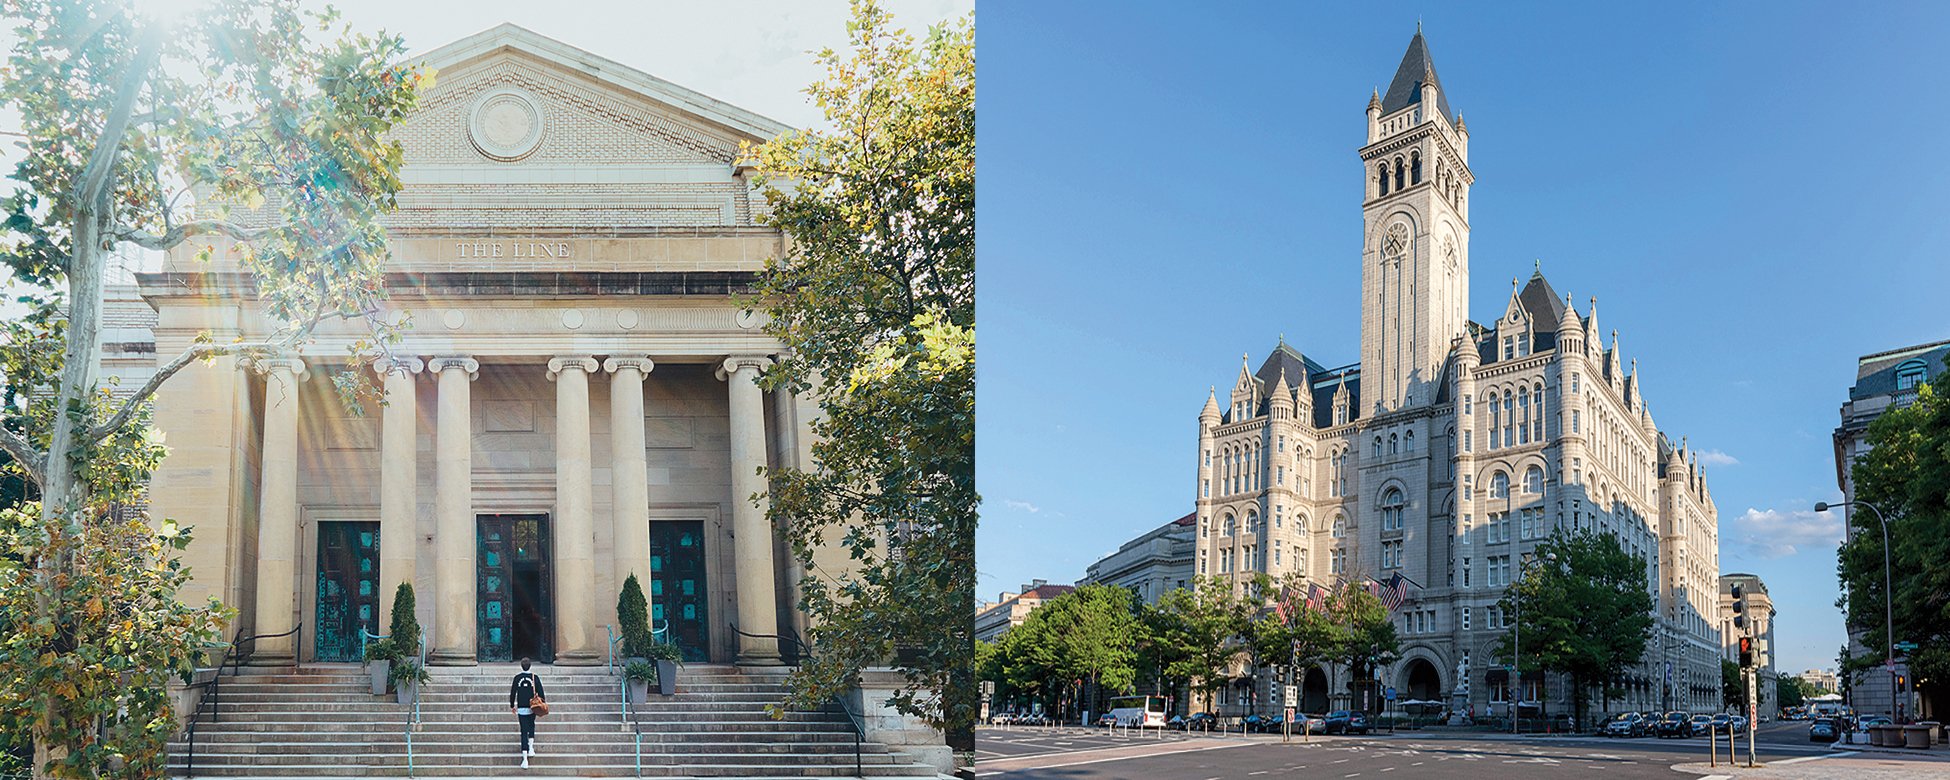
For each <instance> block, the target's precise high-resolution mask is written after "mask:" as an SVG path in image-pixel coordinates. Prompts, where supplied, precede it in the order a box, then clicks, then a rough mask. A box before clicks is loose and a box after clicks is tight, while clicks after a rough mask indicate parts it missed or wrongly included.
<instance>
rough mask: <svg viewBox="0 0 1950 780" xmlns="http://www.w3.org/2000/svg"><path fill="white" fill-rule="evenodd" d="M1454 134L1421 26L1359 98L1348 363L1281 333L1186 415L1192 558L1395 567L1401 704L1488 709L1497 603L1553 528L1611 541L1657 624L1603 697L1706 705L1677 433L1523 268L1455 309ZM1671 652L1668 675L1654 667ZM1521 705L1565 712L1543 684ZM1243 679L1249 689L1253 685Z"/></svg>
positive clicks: (1710, 535)
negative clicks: (1495, 302) (1402, 597)
mask: <svg viewBox="0 0 1950 780" xmlns="http://www.w3.org/2000/svg"><path fill="white" fill-rule="evenodd" d="M1469 142H1470V136H1469V130H1468V128H1467V126H1466V125H1465V124H1464V122H1463V120H1462V117H1461V115H1460V114H1457V113H1455V112H1453V111H1451V109H1450V104H1449V96H1448V94H1447V92H1446V91H1445V90H1444V89H1443V87H1442V83H1441V80H1440V79H1439V78H1437V76H1436V72H1435V65H1434V62H1433V60H1432V59H1431V58H1430V55H1429V50H1428V44H1427V42H1426V41H1425V40H1424V38H1423V37H1422V35H1421V33H1420V32H1419V31H1418V32H1417V33H1416V35H1415V38H1414V39H1413V40H1412V41H1411V42H1410V43H1409V47H1408V52H1407V54H1406V55H1404V56H1403V58H1402V61H1401V65H1400V68H1399V69H1398V70H1397V71H1396V73H1395V76H1394V79H1393V81H1392V82H1391V83H1390V84H1389V87H1388V91H1387V92H1386V93H1385V94H1381V93H1377V94H1375V95H1374V96H1373V97H1372V98H1371V99H1370V100H1369V102H1368V106H1367V144H1366V145H1365V146H1363V147H1362V148H1361V149H1360V158H1361V162H1362V165H1363V169H1364V171H1365V172H1366V176H1365V184H1364V190H1363V194H1362V213H1363V217H1364V220H1363V221H1364V225H1365V231H1366V232H1365V240H1364V241H1363V250H1362V256H1361V268H1362V272H1361V279H1362V284H1361V345H1360V362H1359V363H1356V364H1353V365H1340V366H1334V365H1332V364H1323V363H1321V362H1318V361H1316V360H1315V359H1313V358H1312V357H1310V356H1308V355H1306V354H1304V353H1302V352H1301V351H1299V350H1298V349H1296V348H1295V347H1293V346H1291V345H1288V344H1286V343H1285V341H1284V339H1282V340H1281V343H1280V344H1279V345H1278V346H1277V347H1275V348H1274V350H1273V352H1272V354H1271V355H1270V356H1268V357H1267V358H1266V359H1265V361H1264V362H1262V363H1261V364H1260V365H1259V366H1258V368H1256V369H1255V368H1254V367H1253V366H1252V364H1251V362H1250V360H1249V359H1248V360H1247V361H1245V362H1243V363H1242V365H1241V366H1240V371H1239V375H1238V377H1237V379H1236V380H1235V381H1234V382H1233V384H1232V387H1231V390H1230V391H1229V392H1228V393H1227V395H1226V396H1224V397H1220V396H1218V395H1217V393H1216V392H1214V393H1213V395H1212V396H1211V397H1209V398H1208V399H1207V400H1206V403H1205V407H1204V409H1203V410H1202V411H1201V412H1200V414H1199V426H1198V431H1199V441H1198V481H1197V515H1198V531H1197V560H1196V563H1195V566H1196V571H1197V573H1198V574H1200V575H1205V576H1217V577H1220V578H1222V579H1224V580H1227V581H1230V582H1233V583H1235V585H1236V584H1237V583H1240V582H1243V581H1244V580H1245V579H1246V578H1248V577H1250V576H1251V574H1252V573H1254V572H1265V573H1268V574H1271V575H1273V576H1274V577H1275V578H1276V579H1277V578H1281V577H1284V576H1286V575H1288V574H1299V575H1301V576H1304V577H1306V578H1307V579H1308V580H1311V581H1313V582H1318V583H1321V584H1322V585H1323V586H1330V585H1334V584H1338V583H1343V582H1360V581H1363V580H1365V579H1368V578H1373V579H1376V580H1388V579H1390V578H1391V577H1392V576H1393V575H1395V574H1398V573H1399V574H1401V575H1402V576H1403V577H1405V578H1407V579H1408V580H1409V581H1410V582H1411V583H1412V584H1411V585H1410V586H1409V588H1408V599H1407V601H1406V602H1405V603H1404V604H1403V605H1402V607H1401V609H1400V610H1398V611H1397V612H1396V613H1395V617H1396V622H1397V628H1398V629H1399V630H1400V633H1401V637H1402V659H1401V661H1399V662H1398V663H1395V664H1393V665H1392V666H1390V667H1389V668H1388V669H1386V670H1384V672H1383V674H1384V684H1386V685H1389V686H1393V687H1395V688H1397V689H1399V690H1400V691H1401V697H1402V698H1414V699H1425V700H1437V701H1444V702H1451V703H1456V704H1460V703H1462V702H1465V701H1466V702H1468V703H1469V704H1470V705H1471V706H1473V708H1474V711H1475V713H1476V714H1477V715H1478V716H1482V715H1485V714H1493V715H1494V714H1506V713H1507V712H1508V711H1509V710H1508V707H1509V704H1508V702H1509V700H1510V695H1511V689H1512V686H1511V685H1510V680H1509V675H1508V672H1507V671H1506V670H1505V669H1506V667H1505V666H1504V665H1505V664H1507V663H1508V659H1507V658H1498V657H1497V656H1495V655H1494V653H1493V652H1492V647H1493V646H1494V644H1493V643H1494V642H1495V641H1496V640H1497V638H1498V637H1499V636H1501V635H1503V634H1505V633H1506V632H1509V631H1510V630H1511V628H1512V625H1513V616H1510V615H1504V614H1501V613H1500V611H1499V610H1498V608H1497V607H1496V603H1497V601H1498V600H1499V599H1500V598H1501V596H1502V595H1503V593H1504V591H1505V590H1506V589H1507V588H1508V587H1509V585H1510V584H1511V583H1512V582H1513V581H1514V580H1515V579H1517V577H1518V576H1519V574H1520V567H1521V566H1522V561H1523V559H1524V557H1525V555H1527V554H1528V553H1529V552H1530V551H1531V549H1532V548H1533V547H1534V546H1535V545H1536V544H1537V543H1538V542H1539V541H1542V540H1544V539H1546V538H1548V537H1549V536H1550V535H1551V533H1552V532H1553V531H1556V530H1558V529H1567V530H1568V529H1596V530H1599V531H1602V532H1606V533H1611V534H1614V535H1616V536H1617V538H1618V540H1619V541H1620V543H1621V544H1623V545H1624V547H1625V548H1626V549H1627V550H1629V551H1632V552H1634V553H1637V554H1638V555H1641V556H1643V557H1644V559H1645V560H1646V562H1647V566H1646V570H1645V587H1646V588H1647V590H1648V591H1651V592H1653V593H1655V594H1657V599H1656V602H1657V605H1658V606H1657V609H1658V616H1657V617H1658V621H1657V625H1658V628H1657V630H1656V631H1655V635H1654V637H1653V638H1652V640H1651V641H1650V642H1649V643H1648V650H1647V653H1646V655H1645V658H1644V661H1643V663H1642V664H1640V665H1639V666H1638V668H1636V669H1635V670H1634V671H1633V672H1632V673H1631V674H1630V675H1629V677H1628V679H1626V680H1624V681H1623V687H1624V688H1625V690H1626V691H1627V695H1626V697H1625V699H1624V700H1622V701H1615V703H1614V706H1615V707H1616V708H1631V709H1654V708H1662V707H1671V708H1678V709H1692V710H1712V709H1716V708H1717V705H1718V702H1719V698H1718V697H1719V680H1720V677H1719V667H1718V665H1717V664H1718V659H1719V649H1720V642H1719V638H1718V627H1717V625H1716V620H1715V612H1714V610H1715V608H1716V606H1717V603H1716V596H1717V577H1718V574H1719V565H1718V531H1717V517H1718V514H1717V510H1716V509H1715V508H1714V505H1713V499H1712V494H1711V493H1710V492H1709V491H1708V490H1707V487H1706V482H1705V477H1704V470H1703V469H1702V468H1701V467H1700V466H1699V465H1698V463H1697V459H1696V458H1695V457H1694V453H1693V452H1692V450H1691V449H1690V448H1689V447H1688V446H1687V444H1686V443H1685V442H1684V441H1683V440H1675V439H1674V438H1672V437H1670V436H1667V435H1665V434H1663V433H1661V432H1660V431H1659V429H1658V428H1657V426H1656V425H1655V424H1654V423H1653V419H1652V415H1651V413H1650V412H1649V411H1648V410H1647V407H1646V402H1645V399H1644V398H1643V397H1642V396H1641V394H1640V383H1639V379H1638V368H1637V363H1636V361H1627V360H1625V359H1624V358H1623V357H1622V355H1623V350H1622V348H1621V347H1620V345H1619V339H1618V336H1617V333H1616V332H1613V333H1612V334H1611V337H1610V339H1609V340H1607V339H1606V338H1605V336H1604V331H1603V330H1601V329H1600V326H1599V323H1598V314H1597V304H1596V299H1593V300H1592V302H1591V304H1590V305H1589V306H1588V307H1587V309H1586V310H1585V311H1584V312H1583V313H1580V312H1579V311H1577V310H1576V309H1575V308H1574V307H1573V304H1572V302H1571V300H1570V298H1569V297H1567V296H1563V295H1559V294H1558V293H1557V292H1556V291H1555V290H1554V289H1552V287H1551V285H1550V283H1549V282H1548V281H1546V280H1545V279H1544V276H1543V274H1542V272H1541V270H1539V271H1537V272H1535V273H1533V274H1532V275H1531V276H1530V278H1529V280H1528V281H1527V282H1519V281H1518V280H1516V279H1512V281H1511V289H1510V297H1509V300H1508V303H1507V304H1506V305H1505V307H1504V309H1503V310H1502V311H1501V312H1499V313H1498V314H1497V315H1496V317H1495V319H1494V320H1491V321H1489V322H1477V321H1473V320H1471V319H1469V318H1468V316H1467V311H1466V304H1467V301H1468V299H1469V295H1468V292H1469V272H1470V263H1469V234H1470V222H1469V206H1470V203H1469V197H1470V186H1471V184H1472V183H1473V182H1474V181H1475V173H1474V171H1472V170H1471V168H1470V167H1469ZM1667 664H1670V667H1669V668H1670V677H1668V676H1667V669H1668V666H1667ZM1347 682H1348V681H1347V680H1346V679H1345V672H1344V670H1340V669H1333V668H1327V669H1314V670H1311V671H1309V672H1308V673H1307V674H1306V676H1305V679H1304V680H1303V681H1302V699H1303V700H1302V702H1301V703H1300V706H1301V707H1302V708H1303V709H1305V710H1307V711H1310V712H1311V711H1317V710H1321V709H1326V708H1328V707H1330V706H1331V707H1341V706H1347V704H1348V703H1349V702H1348V696H1349V694H1348V687H1347ZM1522 682H1523V687H1522V692H1523V700H1524V701H1539V700H1541V701H1544V702H1546V704H1547V706H1548V707H1549V708H1550V711H1551V712H1554V713H1561V712H1568V703H1569V701H1570V692H1569V691H1568V690H1566V686H1565V685H1564V684H1563V683H1562V682H1561V681H1558V680H1555V679H1551V680H1544V679H1542V678H1540V677H1539V676H1536V675H1535V674H1534V673H1532V674H1526V675H1525V676H1524V680H1522ZM1265 693H1266V692H1265V691H1262V696H1264V695H1265Z"/></svg>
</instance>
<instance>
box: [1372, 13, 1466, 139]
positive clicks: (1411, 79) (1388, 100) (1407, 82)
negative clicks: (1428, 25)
mask: <svg viewBox="0 0 1950 780" xmlns="http://www.w3.org/2000/svg"><path fill="white" fill-rule="evenodd" d="M1424 84H1427V85H1429V86H1431V87H1434V88H1435V95H1434V97H1435V110H1436V111H1439V112H1440V113H1441V114H1442V116H1443V118H1445V119H1447V118H1451V117H1454V116H1455V115H1456V113H1455V112H1454V111H1450V110H1449V97H1448V95H1447V90H1444V89H1443V88H1442V78H1441V77H1439V76H1437V75H1436V71H1435V58H1434V57H1432V56H1430V55H1429V42H1428V39H1426V38H1423V37H1422V31H1421V29H1420V28H1417V29H1416V30H1415V37H1414V38H1411V39H1409V42H1408V51H1406V52H1403V53H1402V63H1401V65H1400V66H1398V67H1396V68H1395V78H1394V80H1393V81H1390V82H1388V91H1387V92H1386V93H1384V94H1383V96H1382V98H1381V112H1382V113H1383V114H1392V113H1395V112H1396V111H1400V110H1402V109H1404V108H1407V107H1409V106H1411V105H1414V104H1416V103H1420V102H1421V101H1422V86H1423V85H1424ZM1431 116H1433V115H1432V114H1431Z"/></svg>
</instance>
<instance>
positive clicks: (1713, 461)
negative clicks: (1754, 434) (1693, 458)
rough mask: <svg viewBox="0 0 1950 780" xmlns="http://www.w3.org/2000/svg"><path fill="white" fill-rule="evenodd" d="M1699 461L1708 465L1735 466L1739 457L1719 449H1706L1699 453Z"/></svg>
mask: <svg viewBox="0 0 1950 780" xmlns="http://www.w3.org/2000/svg"><path fill="white" fill-rule="evenodd" d="M1699 462H1701V463H1704V464H1706V465H1708V466H1737V465H1740V459H1739V458H1736V457H1734V456H1732V455H1728V454H1726V453H1724V452H1721V451H1719V450H1707V451H1705V452H1702V453H1700V454H1699Z"/></svg>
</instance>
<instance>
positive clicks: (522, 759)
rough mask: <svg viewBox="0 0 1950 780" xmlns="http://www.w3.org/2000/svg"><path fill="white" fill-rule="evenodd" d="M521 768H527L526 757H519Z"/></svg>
mask: <svg viewBox="0 0 1950 780" xmlns="http://www.w3.org/2000/svg"><path fill="white" fill-rule="evenodd" d="M521 768H523V769H527V768H528V757H527V756H522V757H521Z"/></svg>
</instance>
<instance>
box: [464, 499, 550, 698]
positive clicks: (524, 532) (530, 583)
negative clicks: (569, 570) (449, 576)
mask: <svg viewBox="0 0 1950 780" xmlns="http://www.w3.org/2000/svg"><path fill="white" fill-rule="evenodd" d="M477 520H478V528H477V531H476V537H475V538H476V540H477V542H478V545H477V547H476V549H475V551H474V568H475V578H474V579H475V586H476V588H477V592H476V600H475V602H474V603H475V605H476V610H477V612H476V614H475V617H474V624H475V626H476V627H477V629H478V631H479V634H480V635H479V637H478V641H479V643H480V644H479V650H478V651H477V657H478V658H479V659H480V660H481V661H483V662H492V661H513V660H515V659H517V658H532V659H535V660H536V661H539V662H542V663H547V662H550V661H553V660H555V641H554V638H555V620H554V615H555V607H554V605H553V603H552V602H551V601H550V596H549V545H548V515H480V516H479V517H478V518H477Z"/></svg>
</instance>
